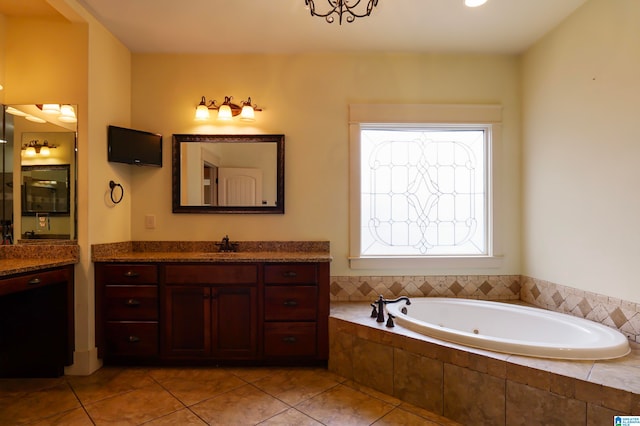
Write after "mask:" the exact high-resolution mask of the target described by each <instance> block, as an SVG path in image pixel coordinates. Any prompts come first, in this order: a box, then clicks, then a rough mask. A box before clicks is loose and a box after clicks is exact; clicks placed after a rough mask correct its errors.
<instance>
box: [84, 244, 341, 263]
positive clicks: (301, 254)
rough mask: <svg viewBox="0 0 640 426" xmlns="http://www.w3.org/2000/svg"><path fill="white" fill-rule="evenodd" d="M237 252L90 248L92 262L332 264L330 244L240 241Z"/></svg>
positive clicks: (211, 247) (203, 247)
mask: <svg viewBox="0 0 640 426" xmlns="http://www.w3.org/2000/svg"><path fill="white" fill-rule="evenodd" d="M236 243H237V244H238V250H237V251H236V252H219V251H218V246H217V245H216V243H215V242H203V241H130V242H124V243H110V244H95V245H93V246H91V260H92V261H93V262H228V263H238V262H330V261H331V254H330V252H329V242H328V241H239V242H236Z"/></svg>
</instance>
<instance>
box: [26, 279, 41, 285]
mask: <svg viewBox="0 0 640 426" xmlns="http://www.w3.org/2000/svg"><path fill="white" fill-rule="evenodd" d="M41 282H42V280H41V279H40V278H32V279H30V280H29V281H27V284H29V285H37V284H40V283H41Z"/></svg>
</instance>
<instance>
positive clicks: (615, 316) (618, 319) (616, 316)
mask: <svg viewBox="0 0 640 426" xmlns="http://www.w3.org/2000/svg"><path fill="white" fill-rule="evenodd" d="M609 317H611V320H612V321H613V323H614V324H615V325H616V328H622V326H623V325H624V324H625V323H626V322H627V321H628V320H627V317H626V316H625V315H624V313H623V312H622V311H621V310H620V308H615V309H614V310H613V312H611V313H610V314H609Z"/></svg>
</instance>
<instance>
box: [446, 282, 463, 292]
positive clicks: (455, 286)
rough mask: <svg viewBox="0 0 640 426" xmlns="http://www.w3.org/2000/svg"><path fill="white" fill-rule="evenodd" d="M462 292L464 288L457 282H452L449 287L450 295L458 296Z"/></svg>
mask: <svg viewBox="0 0 640 426" xmlns="http://www.w3.org/2000/svg"><path fill="white" fill-rule="evenodd" d="M462 290H464V287H462V286H461V285H460V283H459V282H458V281H454V282H453V283H452V284H451V285H450V286H449V291H451V293H453V295H454V296H457V295H459V294H460V293H461V292H462Z"/></svg>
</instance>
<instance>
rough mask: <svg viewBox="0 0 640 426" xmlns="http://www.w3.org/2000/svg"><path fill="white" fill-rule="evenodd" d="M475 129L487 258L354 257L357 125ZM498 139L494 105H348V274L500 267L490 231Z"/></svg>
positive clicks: (498, 110) (494, 232)
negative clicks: (485, 139) (483, 172)
mask: <svg viewBox="0 0 640 426" xmlns="http://www.w3.org/2000/svg"><path fill="white" fill-rule="evenodd" d="M393 124H398V125H415V126H429V125H433V126H443V125H454V126H455V125H480V126H487V127H488V128H489V129H490V130H489V132H490V141H489V144H488V147H487V150H488V152H487V167H488V172H487V174H488V176H487V192H488V193H487V254H486V255H475V256H442V255H440V256H434V255H424V256H363V255H361V254H360V241H361V239H360V230H361V224H360V219H361V214H360V212H361V210H360V208H361V206H360V202H361V187H360V176H361V170H360V165H361V158H360V134H361V129H362V127H363V126H365V127H366V126H376V125H383V126H384V125H393ZM501 137H502V107H501V106H500V105H430V104H352V105H349V151H350V152H349V159H350V160H349V162H350V170H349V182H350V186H349V190H350V195H349V199H350V200H349V205H350V209H349V237H350V239H349V265H350V267H351V269H401V268H414V269H416V268H425V267H429V268H432V267H435V268H498V267H500V266H501V265H502V256H501V255H500V254H499V253H501V247H500V246H501V244H500V241H501V238H500V236H499V232H498V231H499V228H498V227H497V226H496V224H497V223H499V222H498V219H499V218H498V217H499V216H500V214H499V211H498V209H497V208H496V206H498V205H499V203H498V201H497V200H498V198H499V193H498V192H497V191H496V182H498V181H499V174H500V164H499V155H497V154H498V153H500V152H501V145H502V141H501Z"/></svg>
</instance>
